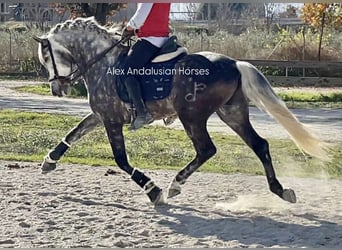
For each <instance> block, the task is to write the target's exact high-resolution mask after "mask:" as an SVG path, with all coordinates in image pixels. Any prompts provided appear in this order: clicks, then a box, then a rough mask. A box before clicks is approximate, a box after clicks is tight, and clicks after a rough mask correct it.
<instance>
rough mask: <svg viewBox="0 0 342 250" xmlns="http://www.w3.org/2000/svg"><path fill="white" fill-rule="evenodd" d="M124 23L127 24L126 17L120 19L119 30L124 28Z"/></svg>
mask: <svg viewBox="0 0 342 250" xmlns="http://www.w3.org/2000/svg"><path fill="white" fill-rule="evenodd" d="M126 23H127V20H126V17H123V18H122V23H121V28H124V27H126Z"/></svg>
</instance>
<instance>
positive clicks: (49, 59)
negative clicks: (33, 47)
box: [34, 36, 77, 97]
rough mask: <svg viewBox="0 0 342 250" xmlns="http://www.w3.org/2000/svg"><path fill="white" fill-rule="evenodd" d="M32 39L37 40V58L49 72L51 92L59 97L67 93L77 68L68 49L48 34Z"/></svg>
mask: <svg viewBox="0 0 342 250" xmlns="http://www.w3.org/2000/svg"><path fill="white" fill-rule="evenodd" d="M34 39H35V40H36V41H37V42H39V45H38V58H39V61H40V63H41V64H42V65H43V66H44V67H45V68H46V70H47V71H48V73H49V83H50V88H51V92H52V94H53V95H54V96H59V97H61V96H63V94H67V93H68V92H69V90H70V83H71V81H70V80H71V77H72V75H73V73H74V72H75V70H76V69H77V66H76V64H74V63H73V61H74V60H73V57H72V55H71V53H70V51H68V49H67V48H65V47H63V46H61V45H60V44H58V43H57V42H56V41H55V40H54V39H52V38H49V37H48V36H47V37H34Z"/></svg>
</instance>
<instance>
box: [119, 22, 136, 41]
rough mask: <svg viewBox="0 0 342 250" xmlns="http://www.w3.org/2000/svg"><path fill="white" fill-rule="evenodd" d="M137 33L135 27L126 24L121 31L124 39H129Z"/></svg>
mask: <svg viewBox="0 0 342 250" xmlns="http://www.w3.org/2000/svg"><path fill="white" fill-rule="evenodd" d="M134 35H135V32H134V29H133V28H132V27H130V26H126V27H125V28H124V29H123V30H122V33H121V39H122V40H123V41H127V40H128V39H130V38H131V37H132V36H134Z"/></svg>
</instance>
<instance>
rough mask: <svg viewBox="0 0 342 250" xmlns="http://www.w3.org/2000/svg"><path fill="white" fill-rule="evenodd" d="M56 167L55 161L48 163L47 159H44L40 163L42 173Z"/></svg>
mask: <svg viewBox="0 0 342 250" xmlns="http://www.w3.org/2000/svg"><path fill="white" fill-rule="evenodd" d="M56 167H57V164H56V163H49V162H47V161H44V162H43V163H42V174H46V173H49V172H51V171H53V170H55V169H56Z"/></svg>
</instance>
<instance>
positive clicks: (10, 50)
mask: <svg viewBox="0 0 342 250" xmlns="http://www.w3.org/2000/svg"><path fill="white" fill-rule="evenodd" d="M8 33H9V36H10V42H9V64H10V71H11V72H12V32H11V30H10V29H8Z"/></svg>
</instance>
